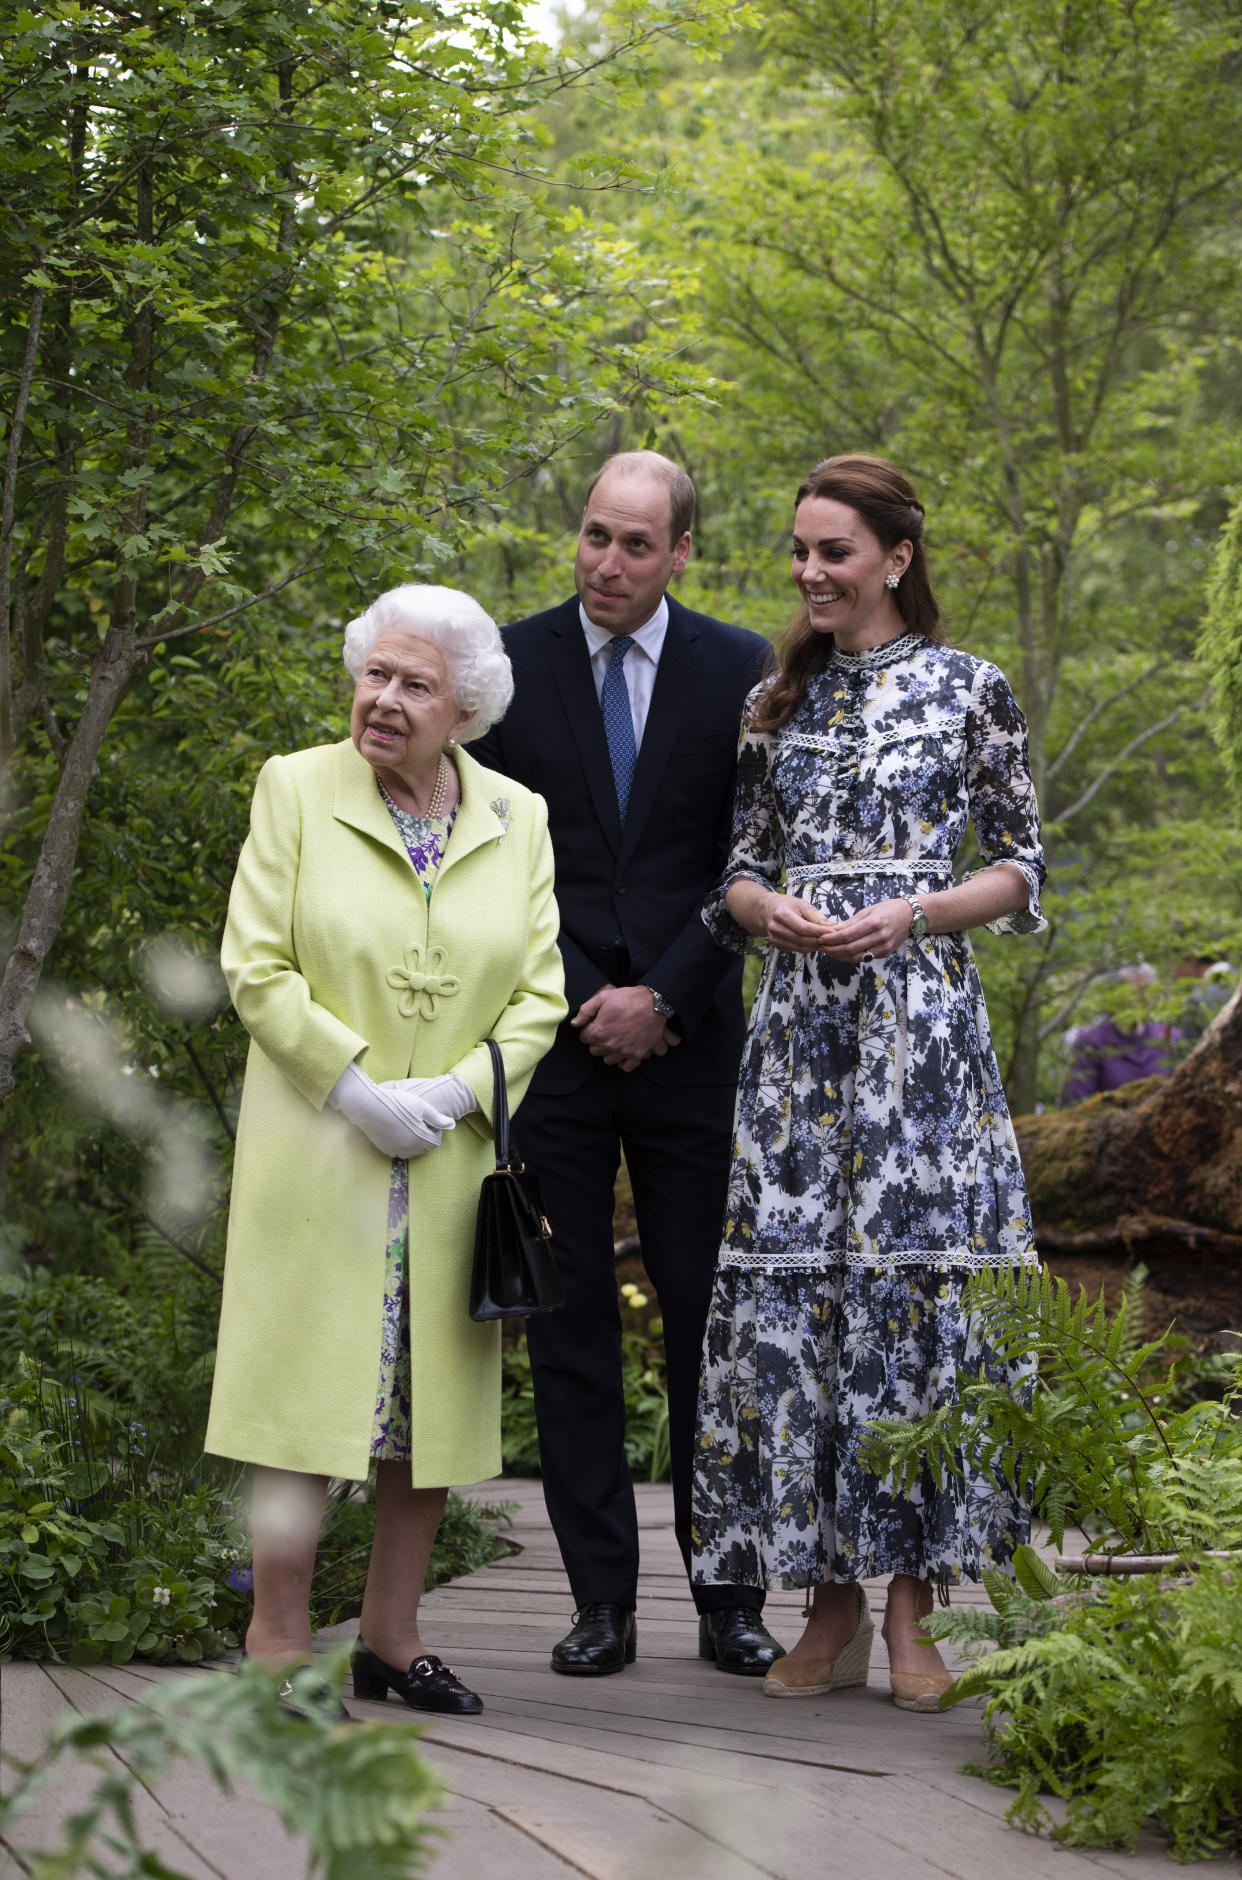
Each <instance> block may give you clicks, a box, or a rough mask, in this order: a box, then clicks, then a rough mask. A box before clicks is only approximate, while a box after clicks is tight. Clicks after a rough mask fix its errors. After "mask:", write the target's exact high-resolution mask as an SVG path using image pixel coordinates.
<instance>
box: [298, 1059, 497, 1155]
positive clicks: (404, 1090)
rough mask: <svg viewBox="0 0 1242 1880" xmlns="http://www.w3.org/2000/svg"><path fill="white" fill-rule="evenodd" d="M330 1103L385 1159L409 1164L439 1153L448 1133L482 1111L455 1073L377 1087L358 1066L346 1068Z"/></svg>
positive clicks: (398, 1081)
mask: <svg viewBox="0 0 1242 1880" xmlns="http://www.w3.org/2000/svg"><path fill="white" fill-rule="evenodd" d="M328 1102H329V1103H330V1104H331V1105H332V1108H333V1109H334V1110H339V1111H340V1113H341V1115H342V1116H343V1117H345V1118H346V1119H347V1120H348V1121H349V1122H351V1123H353V1124H354V1125H355V1127H356V1128H358V1129H360V1130H361V1131H362V1133H363V1135H364V1136H365V1137H366V1138H367V1140H368V1141H369V1142H371V1143H373V1144H374V1146H375V1147H376V1148H377V1149H379V1150H382V1152H383V1153H384V1154H385V1155H387V1156H403V1157H405V1158H406V1159H407V1160H408V1159H409V1158H410V1157H411V1156H415V1155H426V1153H427V1151H428V1149H438V1148H439V1146H440V1139H441V1137H442V1136H443V1134H444V1132H445V1130H446V1129H453V1128H455V1127H456V1125H457V1123H458V1122H459V1121H460V1120H461V1118H462V1117H463V1116H469V1114H470V1112H471V1111H472V1110H474V1109H477V1107H478V1105H477V1103H476V1101H475V1095H474V1092H473V1090H471V1088H470V1086H469V1084H467V1083H466V1082H465V1081H464V1080H463V1079H462V1078H460V1077H458V1076H457V1075H456V1073H455V1072H450V1073H449V1074H448V1075H447V1076H444V1077H400V1078H390V1079H389V1080H388V1081H387V1082H386V1083H382V1084H377V1083H376V1082H375V1081H374V1080H373V1079H372V1078H370V1077H368V1076H367V1074H366V1072H365V1071H364V1070H362V1069H361V1068H360V1066H359V1065H357V1064H347V1065H346V1066H345V1069H344V1071H343V1072H342V1074H341V1076H340V1078H339V1079H338V1081H337V1082H336V1084H334V1086H333V1088H332V1090H331V1091H330V1092H329V1095H328Z"/></svg>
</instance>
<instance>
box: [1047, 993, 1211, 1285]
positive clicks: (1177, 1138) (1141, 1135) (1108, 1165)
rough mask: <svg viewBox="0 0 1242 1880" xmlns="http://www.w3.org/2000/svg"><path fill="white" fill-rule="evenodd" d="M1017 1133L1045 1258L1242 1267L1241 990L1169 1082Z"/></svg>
mask: <svg viewBox="0 0 1242 1880" xmlns="http://www.w3.org/2000/svg"><path fill="white" fill-rule="evenodd" d="M1015 1128H1016V1129H1017V1133H1018V1144H1019V1147H1020V1148H1021V1151H1022V1165H1023V1168H1024V1169H1025V1171H1026V1178H1027V1185H1028V1188H1029V1190H1030V1196H1031V1208H1032V1212H1033V1214H1034V1217H1035V1238H1036V1242H1037V1244H1038V1246H1039V1248H1040V1251H1041V1252H1042V1253H1044V1254H1045V1255H1056V1254H1064V1253H1082V1254H1101V1255H1104V1256H1105V1257H1107V1256H1109V1255H1117V1256H1124V1255H1127V1254H1134V1255H1139V1256H1141V1257H1142V1259H1143V1260H1144V1261H1145V1262H1146V1263H1147V1264H1148V1265H1153V1264H1155V1265H1161V1266H1168V1265H1179V1266H1186V1265H1188V1264H1189V1265H1194V1266H1196V1267H1203V1266H1213V1267H1220V1266H1221V1265H1225V1264H1227V1265H1229V1266H1231V1267H1237V1266H1239V1265H1242V984H1240V985H1239V986H1238V988H1237V990H1236V991H1235V992H1234V995H1233V997H1232V998H1231V999H1230V1001H1229V1003H1228V1005H1226V1006H1225V1008H1224V1010H1223V1011H1221V1012H1219V1013H1218V1014H1217V1016H1216V1018H1215V1019H1214V1021H1213V1022H1212V1024H1211V1025H1210V1026H1209V1027H1208V1029H1207V1031H1205V1032H1204V1034H1203V1036H1202V1038H1201V1039H1200V1040H1199V1042H1198V1044H1197V1045H1196V1046H1195V1048H1194V1050H1193V1051H1192V1052H1191V1053H1190V1056H1189V1057H1188V1058H1186V1060H1185V1061H1184V1063H1182V1064H1181V1065H1179V1067H1178V1069H1177V1070H1176V1071H1175V1072H1174V1074H1173V1075H1172V1076H1171V1077H1148V1078H1144V1079H1143V1080H1142V1081H1141V1082H1139V1083H1134V1084H1126V1085H1124V1086H1123V1087H1122V1088H1121V1089H1120V1090H1116V1091H1112V1092H1111V1093H1109V1094H1108V1095H1105V1096H1099V1097H1090V1098H1088V1099H1087V1101H1086V1102H1085V1103H1077V1104H1074V1105H1072V1106H1071V1108H1069V1109H1067V1110H1058V1111H1056V1112H1054V1113H1052V1114H1050V1115H1046V1116H1021V1117H1018V1118H1017V1119H1016V1120H1015Z"/></svg>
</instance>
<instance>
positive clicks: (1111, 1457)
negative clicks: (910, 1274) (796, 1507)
mask: <svg viewBox="0 0 1242 1880" xmlns="http://www.w3.org/2000/svg"><path fill="white" fill-rule="evenodd" d="M968 1300H969V1306H970V1310H971V1312H972V1313H973V1314H975V1316H976V1318H977V1320H978V1322H979V1324H980V1327H981V1329H982V1330H983V1332H984V1333H985V1335H986V1337H987V1338H988V1340H989V1342H990V1343H991V1345H992V1346H993V1348H994V1349H995V1351H996V1352H997V1353H998V1354H999V1356H1000V1357H1001V1358H1002V1359H1004V1360H1005V1361H1006V1362H1008V1363H1011V1364H1019V1365H1026V1366H1028V1367H1030V1368H1033V1367H1034V1366H1035V1365H1036V1364H1038V1367H1039V1371H1038V1376H1037V1377H1036V1378H1035V1380H1034V1382H1033V1384H1032V1385H1031V1386H1030V1387H1029V1389H1028V1390H1026V1391H1024V1392H1022V1393H1019V1394H1017V1395H1013V1394H1011V1393H1010V1392H1009V1391H1008V1390H1005V1389H1003V1388H1001V1387H1000V1386H998V1385H996V1384H992V1383H990V1382H988V1381H987V1380H986V1379H983V1378H970V1377H963V1378H962V1379H961V1380H960V1388H959V1391H958V1395H957V1399H956V1401H955V1402H953V1403H952V1404H947V1405H945V1406H944V1407H942V1408H941V1409H939V1410H936V1411H933V1412H932V1413H931V1414H930V1415H929V1416H926V1417H922V1418H919V1419H918V1420H917V1421H915V1422H911V1423H901V1422H878V1423H875V1424H873V1425H872V1426H871V1428H872V1432H873V1435H872V1438H871V1439H870V1441H869V1442H868V1444H867V1447H866V1451H865V1460H866V1462H867V1466H868V1467H870V1468H872V1469H874V1470H875V1472H876V1473H877V1474H883V1475H886V1476H888V1477H890V1479H892V1480H893V1481H894V1482H895V1483H896V1484H897V1486H898V1487H899V1488H901V1489H902V1490H903V1491H904V1492H907V1493H908V1492H910V1491H911V1490H912V1489H913V1488H914V1486H915V1485H916V1484H917V1483H918V1482H919V1481H920V1479H921V1478H923V1477H924V1472H926V1474H927V1475H929V1476H930V1478H931V1480H933V1481H934V1482H936V1483H940V1482H943V1480H944V1479H945V1476H946V1474H950V1475H958V1476H960V1475H962V1474H963V1473H964V1472H965V1470H966V1469H967V1468H970V1469H972V1470H979V1471H981V1472H982V1473H983V1474H984V1475H985V1476H987V1477H989V1478H990V1479H991V1480H993V1481H995V1482H997V1483H998V1484H999V1483H1001V1482H1002V1481H1007V1482H1013V1481H1016V1482H1018V1483H1019V1484H1020V1485H1021V1487H1022V1490H1023V1492H1024V1493H1026V1494H1027V1495H1028V1496H1029V1497H1030V1499H1031V1500H1032V1501H1033V1503H1034V1505H1035V1507H1036V1508H1037V1509H1038V1510H1039V1511H1040V1512H1041V1513H1042V1514H1043V1516H1044V1519H1045V1520H1046V1521H1047V1522H1048V1525H1049V1527H1050V1529H1051V1531H1052V1537H1053V1541H1054V1543H1055V1544H1056V1545H1057V1546H1058V1547H1060V1546H1061V1545H1062V1544H1063V1542H1064V1536H1065V1530H1066V1527H1067V1525H1068V1524H1069V1523H1070V1522H1073V1523H1075V1524H1077V1525H1078V1526H1079V1527H1081V1528H1082V1529H1083V1531H1084V1533H1087V1534H1089V1535H1090V1536H1091V1537H1092V1538H1093V1539H1094V1540H1095V1541H1096V1542H1098V1543H1103V1544H1106V1545H1108V1546H1110V1547H1116V1546H1121V1547H1123V1548H1137V1549H1140V1550H1141V1551H1143V1552H1148V1553H1178V1552H1187V1551H1189V1552H1193V1551H1194V1550H1196V1549H1198V1548H1201V1547H1206V1546H1222V1547H1233V1546H1240V1545H1242V1423H1240V1422H1239V1419H1237V1418H1236V1417H1235V1416H1234V1415H1233V1414H1232V1409H1231V1405H1230V1402H1229V1401H1228V1400H1226V1401H1224V1402H1218V1401H1213V1400H1210V1399H1208V1400H1204V1399H1200V1398H1195V1399H1193V1400H1192V1401H1190V1402H1188V1403H1186V1404H1185V1405H1184V1407H1182V1408H1177V1409H1174V1408H1172V1407H1171V1406H1170V1403H1169V1401H1168V1398H1169V1393H1170V1391H1171V1389H1172V1388H1173V1387H1174V1386H1175V1385H1177V1386H1179V1387H1180V1388H1181V1390H1182V1391H1183V1392H1184V1391H1185V1388H1186V1383H1187V1379H1186V1376H1185V1372H1186V1369H1187V1366H1186V1363H1185V1360H1184V1359H1182V1358H1181V1357H1179V1356H1178V1355H1176V1354H1174V1355H1170V1354H1169V1353H1168V1351H1167V1350H1166V1347H1167V1346H1168V1343H1169V1341H1168V1336H1167V1334H1166V1335H1164V1336H1162V1337H1159V1338H1155V1339H1143V1338H1142V1337H1141V1334H1140V1332H1139V1319H1138V1314H1137V1313H1136V1310H1135V1306H1136V1300H1137V1301H1138V1303H1139V1305H1140V1309H1141V1293H1140V1292H1139V1290H1138V1287H1137V1285H1136V1284H1132V1285H1131V1287H1130V1288H1129V1289H1128V1290H1127V1292H1126V1293H1123V1295H1122V1298H1121V1300H1120V1302H1119V1304H1118V1306H1117V1308H1116V1310H1115V1312H1112V1313H1110V1312H1109V1310H1108V1306H1107V1303H1106V1301H1105V1299H1104V1295H1103V1293H1101V1294H1100V1296H1099V1297H1098V1298H1097V1299H1096V1300H1094V1301H1092V1300H1090V1299H1089V1298H1088V1296H1087V1293H1086V1291H1085V1289H1084V1288H1079V1291H1078V1296H1077V1298H1075V1297H1074V1294H1073V1291H1072V1289H1071V1288H1070V1287H1069V1286H1068V1285H1067V1284H1066V1282H1065V1281H1064V1280H1061V1279H1055V1278H1054V1277H1053V1276H1052V1274H1051V1273H1049V1271H1048V1270H1047V1268H1037V1267H1020V1268H1015V1269H1009V1270H1004V1269H995V1270H988V1269H985V1270H984V1271H982V1272H980V1273H978V1274H975V1275H974V1276H972V1278H971V1280H970V1284H969V1288H968ZM1162 1356H1163V1357H1164V1358H1165V1359H1166V1360H1167V1362H1166V1363H1165V1365H1164V1366H1163V1368H1160V1366H1159V1365H1158V1360H1160V1359H1161V1357H1162ZM1233 1381H1234V1384H1235V1386H1236V1385H1237V1384H1238V1383H1239V1382H1242V1359H1239V1360H1234V1361H1233ZM1209 1537H1211V1538H1209Z"/></svg>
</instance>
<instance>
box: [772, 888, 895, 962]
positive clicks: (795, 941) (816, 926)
mask: <svg viewBox="0 0 1242 1880" xmlns="http://www.w3.org/2000/svg"><path fill="white" fill-rule="evenodd" d="M763 920H764V928H763V931H764V933H765V934H766V937H767V939H768V940H769V941H770V942H771V944H772V945H773V946H774V947H781V948H783V949H784V950H785V951H786V952H787V953H826V954H827V955H828V956H829V958H831V959H834V960H846V961H856V960H867V959H872V960H886V959H887V958H888V956H889V954H890V953H895V952H896V951H897V948H898V947H899V946H900V945H901V943H902V941H903V940H906V939H908V937H909V933H910V927H911V923H912V922H913V920H914V909H913V908H912V907H911V905H910V903H909V901H905V900H902V899H901V898H900V897H899V898H897V899H896V900H891V901H877V902H876V903H875V904H874V905H873V906H872V907H864V908H863V909H862V910H861V911H860V912H859V913H857V914H853V915H851V916H850V918H849V919H848V920H829V918H828V916H827V915H826V914H821V913H820V912H819V910H818V908H814V907H812V906H811V904H810V902H809V901H803V900H801V899H800V898H799V896H798V895H796V894H774V895H772V896H771V898H770V900H769V901H768V902H767V904H766V905H765V906H764V909H763Z"/></svg>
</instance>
